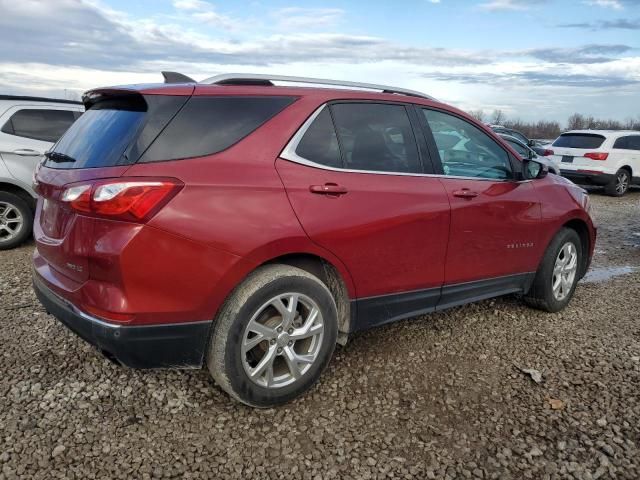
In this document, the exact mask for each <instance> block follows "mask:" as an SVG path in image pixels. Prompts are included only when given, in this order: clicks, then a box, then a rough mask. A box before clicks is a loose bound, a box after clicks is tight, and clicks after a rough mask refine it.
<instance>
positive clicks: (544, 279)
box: [524, 228, 582, 313]
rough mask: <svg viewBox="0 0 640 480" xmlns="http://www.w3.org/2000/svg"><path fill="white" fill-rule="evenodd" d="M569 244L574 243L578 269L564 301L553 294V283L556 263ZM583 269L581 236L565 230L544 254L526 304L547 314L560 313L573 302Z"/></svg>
mask: <svg viewBox="0 0 640 480" xmlns="http://www.w3.org/2000/svg"><path fill="white" fill-rule="evenodd" d="M568 242H570V243H573V245H574V247H575V249H576V255H577V269H576V273H575V276H574V278H573V284H572V285H571V288H570V290H569V292H568V294H567V295H566V297H564V298H563V299H562V300H558V299H557V298H556V296H555V295H554V293H553V287H552V281H553V277H554V275H553V269H554V266H555V263H556V259H557V258H558V255H559V254H560V250H561V249H562V247H563V246H564V245H565V244H567V243H568ZM581 268H582V244H581V241H580V236H579V235H578V234H577V233H576V231H575V230H572V229H570V228H563V229H562V230H560V231H559V232H558V233H557V234H556V236H555V237H554V238H553V240H552V241H551V243H550V244H549V247H548V248H547V251H546V252H545V254H544V258H543V259H542V263H541V264H540V267H539V268H538V271H537V272H536V276H535V279H534V281H533V284H532V286H531V288H530V289H529V291H528V292H527V293H526V295H525V297H524V298H525V302H526V303H527V304H528V305H530V306H532V307H534V308H537V309H540V310H545V311H547V312H552V313H553V312H559V311H560V310H562V309H563V308H565V307H566V306H567V304H568V303H569V302H570V301H571V298H572V297H573V294H574V292H575V289H576V285H577V283H578V280H579V278H580V269H581Z"/></svg>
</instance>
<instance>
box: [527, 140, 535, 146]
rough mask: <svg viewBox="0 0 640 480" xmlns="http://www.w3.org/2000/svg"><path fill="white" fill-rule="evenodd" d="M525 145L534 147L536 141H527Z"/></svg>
mask: <svg viewBox="0 0 640 480" xmlns="http://www.w3.org/2000/svg"><path fill="white" fill-rule="evenodd" d="M527 145H529V146H530V147H535V146H536V141H535V140H529V141H528V142H527Z"/></svg>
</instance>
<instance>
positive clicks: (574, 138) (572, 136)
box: [553, 133, 604, 149]
mask: <svg viewBox="0 0 640 480" xmlns="http://www.w3.org/2000/svg"><path fill="white" fill-rule="evenodd" d="M602 142H604V137H603V136H602V135H595V134H592V133H563V134H562V135H560V136H559V137H558V138H556V141H555V142H553V146H554V147H565V148H587V149H588V148H598V147H599V146H600V145H602Z"/></svg>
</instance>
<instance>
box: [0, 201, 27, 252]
mask: <svg viewBox="0 0 640 480" xmlns="http://www.w3.org/2000/svg"><path fill="white" fill-rule="evenodd" d="M0 204H7V205H10V206H11V207H13V208H15V209H16V210H17V211H18V212H20V215H21V216H22V226H21V227H20V229H19V230H18V232H17V234H16V235H14V236H12V238H6V239H5V237H6V236H7V235H8V234H7V233H6V231H5V230H0V250H8V249H10V248H15V247H17V246H18V245H20V244H22V243H23V242H24V241H25V240H27V239H28V238H29V236H30V235H31V231H32V229H33V211H32V210H31V208H30V207H29V204H28V203H27V202H26V201H25V200H24V199H23V198H21V197H19V196H18V195H16V194H14V193H10V192H3V191H0ZM2 211H3V209H2V207H0V215H1V214H2ZM0 226H2V220H1V219H0Z"/></svg>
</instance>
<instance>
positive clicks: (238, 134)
mask: <svg viewBox="0 0 640 480" xmlns="http://www.w3.org/2000/svg"><path fill="white" fill-rule="evenodd" d="M293 101H294V98H292V97H249V96H245V97H222V96H221V97H199V96H195V97H191V98H190V99H189V101H188V102H187V103H186V105H185V106H184V107H183V108H182V109H181V110H180V112H179V113H178V114H177V115H176V117H175V118H174V119H173V120H172V121H171V123H170V124H169V125H168V126H167V127H166V128H165V129H164V130H163V131H162V133H161V134H160V135H159V136H158V138H157V139H156V140H155V141H154V142H153V143H152V144H151V147H149V149H148V150H147V151H146V152H145V153H144V154H143V156H142V158H141V159H140V161H141V162H154V161H161V160H176V159H180V158H191V157H201V156H204V155H211V154H213V153H217V152H220V151H222V150H225V149H227V148H229V147H230V146H232V145H233V144H234V143H237V142H238V141H240V140H241V139H243V138H244V137H246V136H247V135H249V134H250V133H251V132H253V131H254V130H255V129H256V128H258V127H259V126H260V125H262V124H263V123H264V122H266V121H267V120H269V119H270V118H271V117H273V116H274V115H275V114H277V113H278V112H280V111H281V110H282V109H284V108H285V107H286V106H288V105H289V104H291V103H292V102H293Z"/></svg>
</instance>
